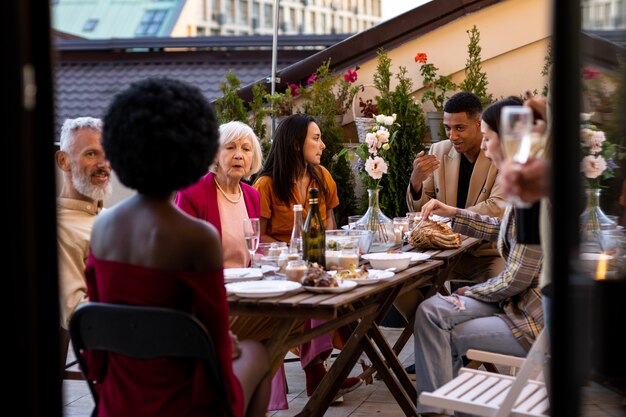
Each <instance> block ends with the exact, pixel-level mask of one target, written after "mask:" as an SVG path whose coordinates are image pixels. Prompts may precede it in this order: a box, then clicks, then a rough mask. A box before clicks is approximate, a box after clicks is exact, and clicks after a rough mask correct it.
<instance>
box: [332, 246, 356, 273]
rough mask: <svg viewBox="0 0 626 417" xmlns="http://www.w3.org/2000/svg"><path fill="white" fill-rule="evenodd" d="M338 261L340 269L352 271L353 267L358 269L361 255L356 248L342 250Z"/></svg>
mask: <svg viewBox="0 0 626 417" xmlns="http://www.w3.org/2000/svg"><path fill="white" fill-rule="evenodd" d="M337 261H338V264H339V265H338V266H339V269H350V267H351V266H352V267H353V268H355V269H356V267H358V266H359V253H358V251H357V249H356V248H346V249H342V250H341V251H339V257H338V259H337Z"/></svg>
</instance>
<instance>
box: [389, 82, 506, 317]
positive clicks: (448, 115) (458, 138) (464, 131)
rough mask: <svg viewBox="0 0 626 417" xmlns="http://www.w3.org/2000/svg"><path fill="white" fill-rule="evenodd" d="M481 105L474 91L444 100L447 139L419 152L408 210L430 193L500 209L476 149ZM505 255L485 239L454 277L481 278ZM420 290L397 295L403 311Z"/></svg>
mask: <svg viewBox="0 0 626 417" xmlns="http://www.w3.org/2000/svg"><path fill="white" fill-rule="evenodd" d="M481 112H482V105H481V103H480V100H479V98H478V97H477V96H476V95H475V94H472V93H468V92H460V93H457V94H455V95H454V96H452V97H450V99H449V100H448V101H447V102H446V105H445V107H444V114H443V124H444V127H445V129H446V134H447V136H448V140H444V141H441V142H438V143H435V144H433V145H432V146H431V148H430V151H429V153H428V155H424V152H423V151H422V152H420V153H418V154H417V156H416V158H415V160H414V161H413V171H412V172H411V180H410V181H409V186H408V189H407V193H406V201H407V205H408V207H409V210H410V211H420V210H421V208H422V205H424V204H425V203H426V202H427V201H428V200H430V199H431V198H436V199H437V200H439V201H441V202H443V203H445V204H448V205H451V206H455V207H459V208H466V209H469V210H472V211H475V212H477V213H481V214H485V215H487V216H491V217H502V215H503V214H504V200H505V194H504V191H503V190H502V188H501V187H500V185H498V183H497V182H496V177H497V174H498V170H497V169H496V167H495V166H493V165H492V164H491V161H490V160H489V159H487V158H486V157H485V154H484V153H483V151H481V149H480V144H481V142H482V134H481V132H480V115H481ZM503 266H504V262H503V260H502V259H501V258H500V256H499V255H498V252H497V250H496V248H495V246H494V245H493V244H491V243H488V242H484V243H482V244H481V245H480V246H478V247H477V249H475V250H474V251H472V252H471V253H470V252H468V253H466V254H464V255H463V256H462V258H461V260H460V261H459V263H458V264H457V266H456V268H455V270H454V271H453V272H452V274H451V277H450V278H451V279H452V280H466V281H474V282H483V281H485V280H487V279H489V278H491V277H494V276H496V275H497V274H499V273H500V272H501V271H502V268H503ZM419 296H420V294H406V295H405V296H402V297H399V298H398V299H397V300H396V303H395V305H396V308H397V309H398V311H400V313H402V314H403V315H404V316H405V317H408V316H409V315H412V314H414V313H415V308H416V306H417V302H418V301H419Z"/></svg>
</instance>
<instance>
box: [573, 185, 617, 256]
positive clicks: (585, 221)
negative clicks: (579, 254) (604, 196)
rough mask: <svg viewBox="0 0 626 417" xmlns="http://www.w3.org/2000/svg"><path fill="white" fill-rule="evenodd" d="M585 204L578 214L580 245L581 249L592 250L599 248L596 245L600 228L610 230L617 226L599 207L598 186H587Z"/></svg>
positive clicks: (599, 191)
mask: <svg viewBox="0 0 626 417" xmlns="http://www.w3.org/2000/svg"><path fill="white" fill-rule="evenodd" d="M585 192H586V194H587V205H586V207H585V210H584V211H583V213H582V214H581V215H580V232H581V242H580V243H581V245H582V246H583V251H594V248H596V249H600V248H599V247H598V246H599V244H598V238H599V232H600V230H611V229H615V228H616V227H617V224H615V222H614V221H613V220H611V219H610V218H609V217H608V216H607V215H606V214H604V212H603V211H602V209H601V208H600V193H601V190H600V189H599V188H587V189H586V190H585Z"/></svg>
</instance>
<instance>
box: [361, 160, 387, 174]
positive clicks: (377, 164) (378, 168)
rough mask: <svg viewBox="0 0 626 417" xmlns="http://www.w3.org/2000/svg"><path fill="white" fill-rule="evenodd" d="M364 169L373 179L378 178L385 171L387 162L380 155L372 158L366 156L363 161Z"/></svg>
mask: <svg viewBox="0 0 626 417" xmlns="http://www.w3.org/2000/svg"><path fill="white" fill-rule="evenodd" d="M365 171H367V173H368V174H369V176H370V177H372V178H373V179H375V180H379V179H381V178H382V177H383V174H386V173H387V163H386V162H385V160H384V159H383V158H381V157H380V156H375V157H373V158H367V161H365Z"/></svg>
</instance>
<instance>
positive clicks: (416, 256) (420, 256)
mask: <svg viewBox="0 0 626 417" xmlns="http://www.w3.org/2000/svg"><path fill="white" fill-rule="evenodd" d="M409 253H410V254H411V255H412V256H413V257H412V258H411V262H410V263H409V265H415V264H416V263H418V262H420V261H425V260H426V259H428V258H430V255H428V254H426V253H421V252H409Z"/></svg>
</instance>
